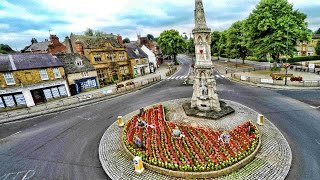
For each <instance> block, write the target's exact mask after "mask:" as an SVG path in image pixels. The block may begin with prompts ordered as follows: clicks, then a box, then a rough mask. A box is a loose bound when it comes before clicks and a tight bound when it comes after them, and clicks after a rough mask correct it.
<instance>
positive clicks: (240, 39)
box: [226, 20, 249, 64]
mask: <svg viewBox="0 0 320 180" xmlns="http://www.w3.org/2000/svg"><path fill="white" fill-rule="evenodd" d="M245 31H246V30H245V20H244V21H237V22H235V23H233V24H232V25H231V26H230V28H229V29H228V31H227V43H226V46H227V49H228V51H229V52H230V55H231V57H232V58H241V59H242V63H243V64H244V60H245V58H246V57H247V56H248V54H249V48H248V44H247V42H248V39H247V37H246V33H245Z"/></svg>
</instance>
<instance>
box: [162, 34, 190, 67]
mask: <svg viewBox="0 0 320 180" xmlns="http://www.w3.org/2000/svg"><path fill="white" fill-rule="evenodd" d="M158 43H159V45H160V47H161V49H162V52H163V53H164V54H166V55H169V56H173V59H174V62H175V63H177V55H178V54H179V53H183V52H185V49H186V42H185V40H184V39H183V38H182V37H181V36H180V35H179V32H178V31H177V30H174V29H171V30H165V31H163V32H162V33H161V34H160V37H159V39H158Z"/></svg>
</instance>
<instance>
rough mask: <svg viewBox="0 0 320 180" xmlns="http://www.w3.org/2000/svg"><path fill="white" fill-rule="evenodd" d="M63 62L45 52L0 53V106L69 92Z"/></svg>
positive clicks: (21, 104) (32, 102)
mask: <svg viewBox="0 0 320 180" xmlns="http://www.w3.org/2000/svg"><path fill="white" fill-rule="evenodd" d="M64 78H65V72H64V68H63V63H62V62H61V61H60V60H59V59H58V58H57V57H55V56H52V55H48V54H9V55H0V108H16V107H25V106H28V107H30V106H34V105H36V104H39V103H44V102H47V101H50V100H53V99H57V98H60V97H65V96H70V93H69V89H68V85H67V82H66V80H65V79H64Z"/></svg>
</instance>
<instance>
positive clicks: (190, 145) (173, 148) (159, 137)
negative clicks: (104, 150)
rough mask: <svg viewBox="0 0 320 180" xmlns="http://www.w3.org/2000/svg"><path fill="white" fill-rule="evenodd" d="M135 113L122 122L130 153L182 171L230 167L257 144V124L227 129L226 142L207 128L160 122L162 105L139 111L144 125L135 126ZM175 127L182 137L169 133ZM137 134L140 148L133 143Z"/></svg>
mask: <svg viewBox="0 0 320 180" xmlns="http://www.w3.org/2000/svg"><path fill="white" fill-rule="evenodd" d="M137 119H138V116H134V117H132V119H131V120H130V121H129V122H128V123H127V124H126V125H125V127H124V133H123V136H122V138H123V142H124V144H125V146H126V148H127V149H128V150H129V151H130V152H131V153H132V154H133V155H134V156H140V157H142V160H143V161H144V162H147V163H149V164H151V165H154V166H158V167H162V168H166V169H170V170H174V171H185V172H207V171H217V170H220V169H224V168H226V167H228V166H231V165H233V164H235V163H237V162H239V161H241V160H242V159H244V158H245V157H247V156H248V155H250V154H251V153H253V152H254V150H255V149H256V147H257V146H258V143H259V133H258V129H257V127H256V126H255V125H254V124H253V123H250V122H246V123H244V124H242V125H240V126H238V127H236V128H234V129H232V130H231V131H229V135H230V142H229V143H224V142H223V141H221V140H220V139H219V137H220V135H221V134H222V133H223V132H221V131H214V130H212V129H210V128H201V127H200V128H195V127H192V126H189V125H179V124H175V123H172V122H169V121H164V114H163V108H162V105H159V106H157V107H153V108H150V109H147V110H146V111H145V113H143V114H142V116H141V119H144V120H145V121H146V123H147V124H148V125H152V126H148V125H147V126H144V127H139V126H137V121H138V120H137ZM175 128H178V129H179V130H180V131H181V132H182V134H183V135H184V137H182V138H176V137H174V136H173V134H172V132H173V129H175ZM136 137H138V138H139V139H140V140H141V141H142V147H140V148H139V147H138V146H137V145H136V144H135V139H136Z"/></svg>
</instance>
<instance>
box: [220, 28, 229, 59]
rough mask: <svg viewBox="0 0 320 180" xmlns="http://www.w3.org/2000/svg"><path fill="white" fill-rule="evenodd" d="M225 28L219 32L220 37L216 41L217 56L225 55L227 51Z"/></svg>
mask: <svg viewBox="0 0 320 180" xmlns="http://www.w3.org/2000/svg"><path fill="white" fill-rule="evenodd" d="M227 32H228V31H227V30H224V31H222V32H221V34H220V39H219V42H218V56H219V57H220V56H222V57H227V56H228V53H227V46H226V44H227Z"/></svg>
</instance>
